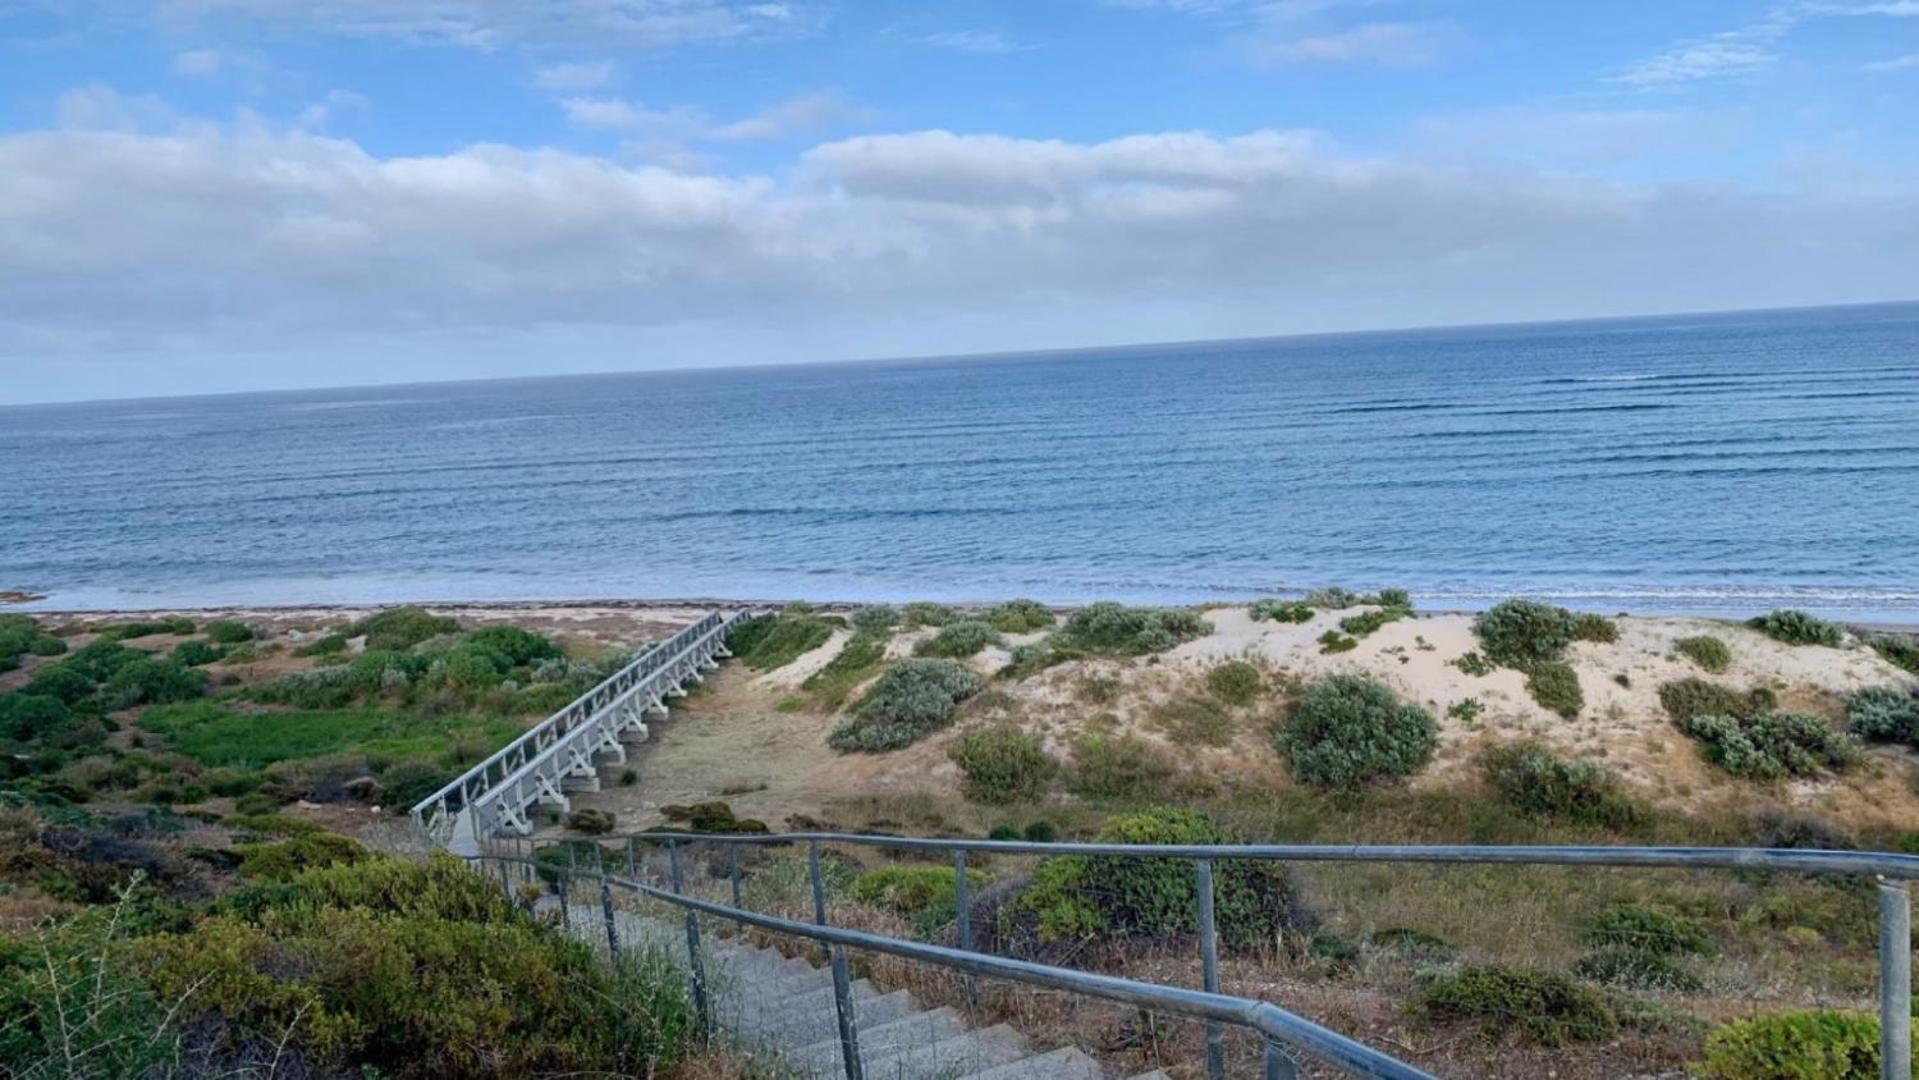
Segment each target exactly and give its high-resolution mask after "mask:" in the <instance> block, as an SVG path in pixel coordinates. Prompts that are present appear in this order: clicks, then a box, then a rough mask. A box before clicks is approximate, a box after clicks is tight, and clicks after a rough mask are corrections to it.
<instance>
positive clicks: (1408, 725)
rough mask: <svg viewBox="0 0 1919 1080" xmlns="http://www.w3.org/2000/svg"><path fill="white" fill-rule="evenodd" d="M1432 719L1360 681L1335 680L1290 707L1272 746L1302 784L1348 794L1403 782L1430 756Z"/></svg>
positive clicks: (1314, 686)
mask: <svg viewBox="0 0 1919 1080" xmlns="http://www.w3.org/2000/svg"><path fill="white" fill-rule="evenodd" d="M1435 737H1436V727H1435V725H1434V724H1433V718H1432V715H1431V714H1430V713H1428V712H1427V711H1426V710H1424V709H1422V708H1420V707H1419V706H1417V705H1411V704H1403V703H1401V702H1400V701H1399V700H1398V699H1397V698H1395V697H1394V696H1393V692H1392V691H1391V690H1389V689H1387V688H1386V687H1385V686H1384V685H1382V684H1380V683H1378V682H1375V681H1374V680H1372V679H1369V678H1366V677H1364V676H1361V675H1333V676H1329V677H1327V678H1324V679H1321V680H1319V681H1318V682H1316V683H1314V684H1312V685H1311V686H1309V687H1307V688H1306V690H1305V692H1303V693H1302V694H1300V696H1299V699H1298V700H1297V701H1296V702H1294V704H1293V709H1292V715H1291V717H1290V718H1289V720H1288V723H1287V725H1286V727H1285V728H1284V729H1283V730H1281V731H1280V732H1278V733H1277V734H1275V735H1274V737H1273V741H1274V745H1275V746H1276V747H1277V748H1278V750H1279V752H1280V753H1281V754H1284V755H1285V756H1286V759H1287V761H1288V762H1289V763H1290V764H1291V766H1292V770H1293V775H1294V776H1295V777H1297V778H1298V779H1299V780H1300V781H1301V782H1302V783H1307V784H1313V785H1315V786H1319V787H1340V788H1352V787H1359V786H1361V785H1364V784H1367V783H1371V782H1372V781H1375V780H1380V779H1385V778H1388V777H1395V776H1407V775H1410V774H1411V773H1413V772H1416V771H1418V769H1419V768H1420V767H1421V766H1423V765H1424V764H1426V762H1427V761H1428V760H1430V759H1431V758H1432V755H1433V743H1434V740H1435Z"/></svg>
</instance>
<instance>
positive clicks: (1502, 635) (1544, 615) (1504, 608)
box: [1473, 600, 1578, 665]
mask: <svg viewBox="0 0 1919 1080" xmlns="http://www.w3.org/2000/svg"><path fill="white" fill-rule="evenodd" d="M1473 632H1474V633H1475V634H1478V635H1479V642H1480V646H1481V648H1482V649H1483V650H1484V651H1485V653H1486V656H1487V657H1488V658H1490V659H1492V660H1494V661H1496V662H1498V663H1501V664H1512V665H1518V664H1523V663H1528V662H1531V661H1535V660H1557V659H1559V657H1560V655H1561V654H1562V653H1564V652H1565V651H1566V646H1568V645H1570V644H1572V642H1573V639H1574V637H1575V636H1576V635H1577V632H1578V619H1576V618H1575V617H1574V616H1573V613H1572V612H1570V611H1567V610H1566V609H1565V608H1562V607H1554V606H1553V605H1551V604H1541V603H1539V602H1537V601H1534V600H1502V601H1500V602H1499V603H1497V604H1494V605H1493V606H1492V607H1490V608H1488V609H1486V610H1485V611H1482V612H1480V614H1479V617H1478V618H1476V619H1474V620H1473Z"/></svg>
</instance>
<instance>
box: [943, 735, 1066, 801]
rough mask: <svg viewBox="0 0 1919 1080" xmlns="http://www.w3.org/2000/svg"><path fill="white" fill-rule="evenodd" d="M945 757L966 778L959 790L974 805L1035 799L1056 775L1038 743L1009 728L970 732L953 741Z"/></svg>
mask: <svg viewBox="0 0 1919 1080" xmlns="http://www.w3.org/2000/svg"><path fill="white" fill-rule="evenodd" d="M947 755H948V756H949V757H951V758H952V759H953V763H954V764H956V765H958V766H959V767H960V771H961V772H963V773H965V774H966V780H965V782H964V784H963V785H962V790H963V791H965V793H966V797H967V798H969V799H971V800H973V801H974V802H981V803H994V804H1004V803H1010V802H1019V801H1022V800H1030V799H1037V798H1039V796H1040V795H1041V794H1043V793H1044V792H1045V790H1046V785H1047V784H1048V783H1049V782H1051V780H1052V779H1053V776H1054V775H1055V774H1056V773H1058V772H1059V762H1057V761H1055V760H1053V757H1052V755H1050V754H1048V753H1047V752H1046V748H1045V747H1044V746H1042V745H1041V744H1040V741H1039V739H1037V738H1035V737H1034V736H1032V735H1028V734H1027V733H1026V732H1024V731H1021V730H1020V729H1019V728H1016V727H1014V726H1012V725H1011V724H1000V725H996V726H993V727H981V728H974V729H973V730H971V731H968V732H966V733H965V734H963V735H961V736H960V737H959V738H958V739H956V740H954V742H953V745H952V747H951V748H950V749H949V750H948V751H947Z"/></svg>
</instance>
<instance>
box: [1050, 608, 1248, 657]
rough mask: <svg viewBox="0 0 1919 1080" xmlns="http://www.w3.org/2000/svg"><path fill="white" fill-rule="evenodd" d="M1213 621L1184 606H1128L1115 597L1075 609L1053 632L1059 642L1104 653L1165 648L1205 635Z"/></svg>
mask: <svg viewBox="0 0 1919 1080" xmlns="http://www.w3.org/2000/svg"><path fill="white" fill-rule="evenodd" d="M1211 630H1212V626H1211V624H1209V623H1207V621H1206V620H1205V619H1202V618H1200V617H1199V615H1198V614H1197V613H1196V612H1192V611H1188V610H1186V609H1184V608H1148V607H1127V606H1126V605H1124V604H1115V603H1112V602H1111V601H1101V602H1099V603H1096V604H1088V605H1087V606H1085V607H1083V608H1080V609H1079V610H1077V611H1075V612H1073V613H1072V614H1071V615H1069V616H1068V617H1067V619H1066V625H1065V626H1063V627H1061V628H1060V629H1059V630H1058V631H1057V632H1056V633H1055V634H1054V635H1053V636H1054V638H1055V639H1056V642H1057V644H1059V645H1061V646H1063V647H1066V648H1070V649H1077V650H1080V651H1083V652H1086V653H1090V654H1095V655H1100V656H1143V655H1145V654H1148V653H1158V652H1165V651H1166V650H1168V649H1170V648H1172V647H1173V646H1175V645H1178V644H1181V643H1182V642H1187V641H1191V640H1193V639H1194V638H1197V637H1201V636H1203V635H1205V634H1206V633H1208V632H1210V631H1211Z"/></svg>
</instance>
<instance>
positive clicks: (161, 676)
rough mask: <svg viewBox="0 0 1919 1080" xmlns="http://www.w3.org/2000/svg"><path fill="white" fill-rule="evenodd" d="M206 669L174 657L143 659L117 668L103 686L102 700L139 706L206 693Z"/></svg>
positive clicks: (111, 706) (127, 706) (118, 705)
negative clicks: (181, 661) (171, 659)
mask: <svg viewBox="0 0 1919 1080" xmlns="http://www.w3.org/2000/svg"><path fill="white" fill-rule="evenodd" d="M206 686H207V676H206V673H205V672H203V671H199V670H197V669H194V668H190V667H187V666H186V665H185V664H178V663H174V662H173V661H170V660H152V659H147V658H141V659H138V660H134V661H133V662H131V663H129V664H125V665H123V666H122V667H120V668H119V669H118V670H116V671H115V672H114V673H113V674H112V675H111V676H110V677H108V679H107V681H106V682H105V683H104V684H103V685H102V686H101V687H100V699H101V702H102V703H103V704H104V705H105V706H106V707H107V708H109V709H130V708H133V707H135V706H138V705H165V704H168V703H170V702H175V701H187V700H190V699H192V698H196V697H199V696H200V695H201V694H203V693H205V692H206Z"/></svg>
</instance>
